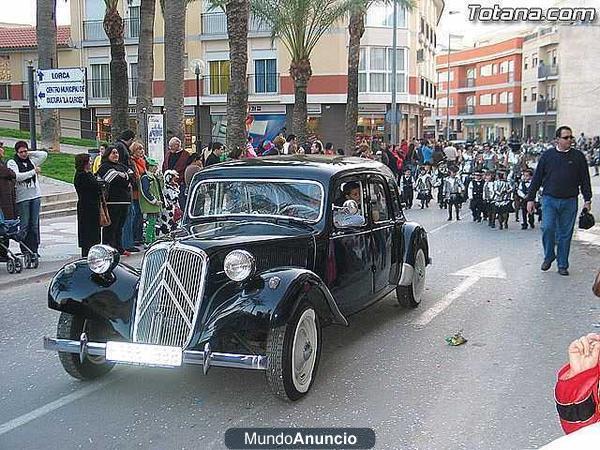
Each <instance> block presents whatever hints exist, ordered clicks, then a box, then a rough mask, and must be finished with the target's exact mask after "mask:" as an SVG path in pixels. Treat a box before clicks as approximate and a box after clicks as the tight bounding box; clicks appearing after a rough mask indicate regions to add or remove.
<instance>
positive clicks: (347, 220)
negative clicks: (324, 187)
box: [332, 178, 367, 229]
mask: <svg viewBox="0 0 600 450" xmlns="http://www.w3.org/2000/svg"><path fill="white" fill-rule="evenodd" d="M348 200H353V201H354V202H356V205H357V210H356V211H352V210H349V209H348V208H345V207H344V204H345V203H346V202H347V201H348ZM332 208H333V224H334V226H335V227H336V228H339V229H344V228H353V227H362V226H364V225H366V223H367V219H366V203H365V186H364V184H363V182H362V181H361V180H360V179H356V178H347V179H344V180H342V182H340V183H339V184H338V185H337V186H336V188H335V191H334V194H333V205H332Z"/></svg>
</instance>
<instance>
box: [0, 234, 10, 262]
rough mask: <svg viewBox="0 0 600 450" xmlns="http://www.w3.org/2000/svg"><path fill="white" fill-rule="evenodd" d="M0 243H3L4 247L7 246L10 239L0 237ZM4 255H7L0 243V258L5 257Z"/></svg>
mask: <svg viewBox="0 0 600 450" xmlns="http://www.w3.org/2000/svg"><path fill="white" fill-rule="evenodd" d="M0 244H2V245H4V247H6V248H8V246H9V245H10V239H7V238H2V239H0ZM6 255H7V252H6V250H5V249H4V248H3V247H2V246H1V245H0V258H1V259H4V258H6Z"/></svg>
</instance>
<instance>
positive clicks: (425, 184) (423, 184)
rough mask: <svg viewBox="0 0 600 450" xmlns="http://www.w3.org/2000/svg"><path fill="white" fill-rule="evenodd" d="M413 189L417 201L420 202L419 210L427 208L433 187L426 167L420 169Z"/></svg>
mask: <svg viewBox="0 0 600 450" xmlns="http://www.w3.org/2000/svg"><path fill="white" fill-rule="evenodd" d="M415 187H416V190H417V200H420V201H421V209H423V208H425V207H427V208H429V202H430V201H431V189H432V187H433V183H432V180H431V174H430V173H429V171H428V166H427V165H425V166H424V167H421V169H420V171H419V176H418V178H417V183H416V186H415Z"/></svg>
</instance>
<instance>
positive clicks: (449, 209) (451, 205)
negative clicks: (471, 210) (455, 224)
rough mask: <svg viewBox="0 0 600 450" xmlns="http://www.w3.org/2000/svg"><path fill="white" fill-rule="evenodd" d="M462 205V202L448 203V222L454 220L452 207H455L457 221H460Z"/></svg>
mask: <svg viewBox="0 0 600 450" xmlns="http://www.w3.org/2000/svg"><path fill="white" fill-rule="evenodd" d="M461 205H462V203H460V202H453V201H448V220H452V207H454V209H455V211H456V220H460V216H459V215H458V214H459V212H460V207H461Z"/></svg>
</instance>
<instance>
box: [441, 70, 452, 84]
mask: <svg viewBox="0 0 600 450" xmlns="http://www.w3.org/2000/svg"><path fill="white" fill-rule="evenodd" d="M439 75H440V83H448V72H440V73H439ZM450 81H454V70H451V71H450Z"/></svg>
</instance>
